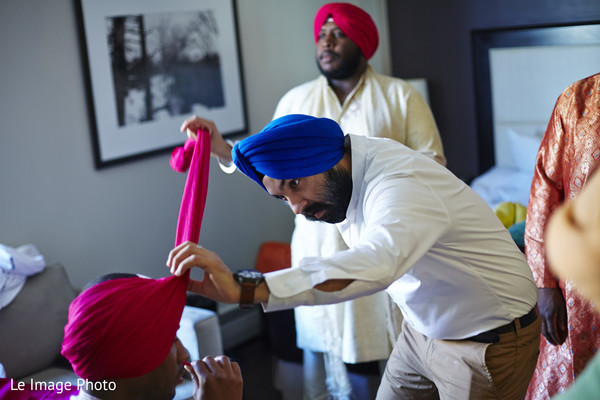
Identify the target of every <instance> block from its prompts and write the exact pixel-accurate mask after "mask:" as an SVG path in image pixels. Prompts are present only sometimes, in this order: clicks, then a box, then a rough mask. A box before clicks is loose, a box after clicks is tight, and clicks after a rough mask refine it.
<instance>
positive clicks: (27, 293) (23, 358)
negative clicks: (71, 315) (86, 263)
mask: <svg viewBox="0 0 600 400" xmlns="http://www.w3.org/2000/svg"><path fill="white" fill-rule="evenodd" d="M74 298H75V291H74V289H73V287H72V286H71V284H70V282H69V279H68V278H67V274H66V272H65V269H64V267H63V266H62V265H60V264H54V265H51V266H49V267H47V268H46V269H44V270H43V271H42V272H40V273H39V274H37V275H33V276H30V277H28V278H27V281H26V282H25V285H24V286H23V289H22V290H21V292H20V293H19V294H18V296H17V297H16V298H15V299H14V300H13V301H12V303H10V304H9V305H8V306H6V307H5V308H3V309H2V310H0V343H2V346H0V363H1V364H3V365H4V368H5V369H6V376H7V377H9V378H15V379H18V378H21V377H23V376H26V375H30V374H33V373H35V372H38V371H40V370H42V369H44V368H47V367H48V366H50V364H52V362H53V361H54V360H55V359H56V358H57V357H59V355H60V347H61V344H62V339H63V334H64V331H63V329H64V326H65V324H66V323H67V317H68V309H69V304H70V303H71V301H72V300H73V299H74Z"/></svg>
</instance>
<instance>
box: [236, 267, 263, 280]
mask: <svg viewBox="0 0 600 400" xmlns="http://www.w3.org/2000/svg"><path fill="white" fill-rule="evenodd" d="M237 276H238V277H239V278H242V279H260V278H262V277H263V274H261V273H260V272H258V271H255V270H253V269H243V270H241V271H237Z"/></svg>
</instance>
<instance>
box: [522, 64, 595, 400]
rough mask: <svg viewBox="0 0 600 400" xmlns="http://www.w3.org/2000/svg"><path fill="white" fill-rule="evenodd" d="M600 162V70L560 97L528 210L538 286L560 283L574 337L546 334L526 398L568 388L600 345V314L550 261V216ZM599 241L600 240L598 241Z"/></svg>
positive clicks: (530, 255)
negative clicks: (553, 338) (556, 340)
mask: <svg viewBox="0 0 600 400" xmlns="http://www.w3.org/2000/svg"><path fill="white" fill-rule="evenodd" d="M599 164H600V74H596V75H593V76H590V77H588V78H586V79H582V80H580V81H578V82H575V83H573V84H572V85H571V86H569V87H568V88H567V89H566V90H565V91H564V92H563V93H562V94H561V95H560V96H559V98H558V100H557V101H556V105H555V107H554V111H553V112H552V117H551V118H550V122H549V123H548V128H547V129H546V133H545V135H544V139H543V140H542V144H541V146H540V149H539V152H538V155H537V158H536V166H535V173H534V176H533V181H532V184H531V193H530V197H529V205H528V209H527V222H526V224H527V225H526V228H525V253H526V255H527V261H528V263H529V266H530V267H531V269H532V271H533V275H534V279H535V282H536V285H537V286H538V287H539V288H553V287H554V288H555V287H557V286H558V287H560V288H561V290H562V292H563V295H564V298H565V301H566V306H567V321H568V330H569V336H568V338H567V340H566V341H565V342H564V343H563V344H562V345H560V346H554V345H552V344H550V343H548V342H547V341H546V339H545V338H544V337H542V341H541V344H540V356H539V358H538V363H537V367H536V370H535V373H534V375H533V378H532V380H531V383H530V385H529V390H528V392H527V397H526V399H529V400H533V399H536V400H537V399H540V400H541V399H549V398H550V397H551V396H553V395H554V394H556V393H562V392H563V391H564V390H565V389H567V388H568V387H569V386H570V385H571V383H572V382H573V379H574V377H576V376H577V375H578V374H579V373H580V372H581V371H582V370H583V369H584V367H585V366H586V364H587V363H588V361H590V360H591V359H592V357H593V356H594V355H595V353H596V351H597V350H598V348H599V347H600V335H599V334H598V329H600V315H599V314H598V313H597V311H595V309H594V308H593V306H592V305H591V304H590V302H589V301H587V300H585V299H584V298H582V297H580V296H579V295H578V294H577V292H576V291H575V290H574V288H573V284H572V283H571V282H569V281H566V282H563V281H558V280H557V278H556V277H555V275H554V274H553V273H552V271H551V270H550V268H549V267H548V265H547V264H546V258H545V251H544V232H545V228H546V222H547V220H548V217H549V216H550V214H551V213H552V212H554V210H555V209H556V208H557V207H558V206H559V205H560V204H561V203H562V202H563V201H569V200H570V199H573V198H574V197H575V196H577V195H578V194H579V192H580V191H581V190H582V189H583V187H584V185H585V183H586V181H587V179H588V177H589V176H590V174H591V173H592V172H593V171H594V170H595V169H596V167H597V166H598V165H599ZM598 245H599V246H600V243H599V244H598Z"/></svg>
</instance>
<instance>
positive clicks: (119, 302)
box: [61, 132, 210, 381]
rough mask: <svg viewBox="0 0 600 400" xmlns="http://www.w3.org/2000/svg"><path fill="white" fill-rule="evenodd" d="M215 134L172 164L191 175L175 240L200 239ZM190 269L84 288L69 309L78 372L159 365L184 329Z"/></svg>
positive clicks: (99, 374)
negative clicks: (211, 140) (180, 331)
mask: <svg viewBox="0 0 600 400" xmlns="http://www.w3.org/2000/svg"><path fill="white" fill-rule="evenodd" d="M209 160H210V135H209V134H208V132H202V133H200V132H199V134H198V140H197V141H191V142H190V141H188V142H186V146H185V149H182V150H180V149H176V150H175V151H174V152H173V159H172V161H171V165H172V166H173V168H175V169H177V170H178V171H179V172H185V171H186V170H187V169H188V168H189V169H190V174H189V175H188V179H187V181H186V187H185V190H184V195H183V198H182V202H181V209H180V213H179V221H178V224H177V236H176V241H175V244H176V245H177V244H179V243H182V242H183V241H186V240H190V241H194V242H196V243H197V242H198V239H199V235H200V224H201V222H202V215H203V212H204V205H205V202H206V190H207V183H208V166H209ZM188 281H189V273H187V274H186V275H184V276H183V277H181V278H179V277H176V276H174V275H173V276H169V277H167V278H161V279H148V278H140V277H132V278H120V279H113V280H109V281H105V282H102V283H99V284H96V285H94V286H92V287H90V288H89V289H87V290H85V291H83V292H82V293H81V294H80V295H79V296H77V298H75V300H73V302H72V303H71V305H70V307H69V321H68V323H67V325H66V326H65V337H64V340H63V345H62V351H61V352H62V354H63V355H64V356H65V357H66V358H67V359H68V360H69V361H70V362H71V365H72V366H73V370H74V371H75V373H76V374H77V375H78V376H79V377H81V378H84V379H88V380H92V381H99V380H109V379H119V378H133V377H136V376H142V375H145V374H147V373H149V372H151V371H153V370H154V369H156V368H157V367H158V366H159V365H160V364H162V362H163V361H164V360H165V358H166V357H167V355H168V353H169V351H170V350H171V347H172V346H173V342H174V341H175V337H176V334H177V330H178V329H179V321H180V320H181V314H182V312H183V307H184V306H185V300H186V290H187V285H188Z"/></svg>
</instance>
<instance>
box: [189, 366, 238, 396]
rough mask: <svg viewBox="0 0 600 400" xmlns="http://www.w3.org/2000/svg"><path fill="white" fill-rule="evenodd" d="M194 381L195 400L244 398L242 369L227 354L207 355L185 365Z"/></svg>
mask: <svg viewBox="0 0 600 400" xmlns="http://www.w3.org/2000/svg"><path fill="white" fill-rule="evenodd" d="M185 369H186V370H187V372H189V373H190V375H191V376H192V381H193V382H194V400H242V394H243V386H244V385H243V379H242V371H241V370H240V366H239V364H238V363H237V362H235V361H234V362H231V361H230V360H229V357H227V356H218V357H215V358H213V357H211V356H206V357H204V359H203V360H202V361H194V362H193V363H192V364H188V365H186V366H185Z"/></svg>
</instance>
